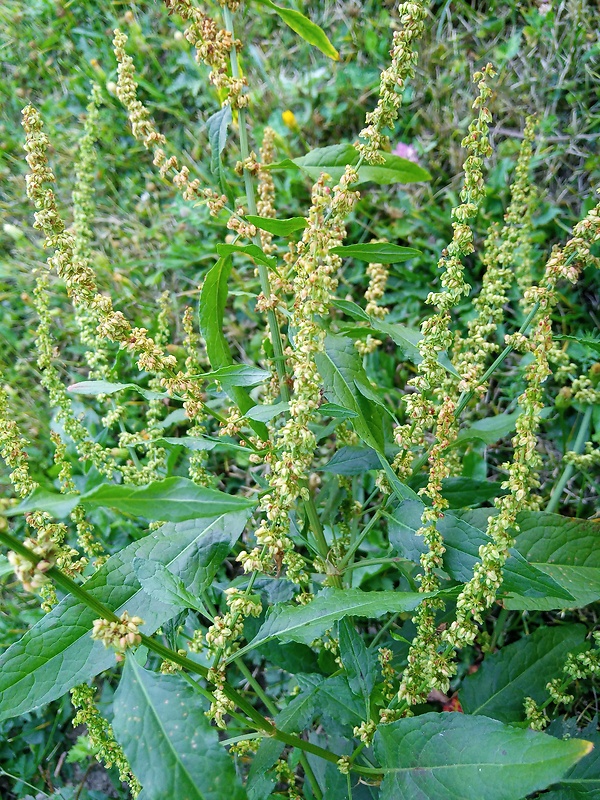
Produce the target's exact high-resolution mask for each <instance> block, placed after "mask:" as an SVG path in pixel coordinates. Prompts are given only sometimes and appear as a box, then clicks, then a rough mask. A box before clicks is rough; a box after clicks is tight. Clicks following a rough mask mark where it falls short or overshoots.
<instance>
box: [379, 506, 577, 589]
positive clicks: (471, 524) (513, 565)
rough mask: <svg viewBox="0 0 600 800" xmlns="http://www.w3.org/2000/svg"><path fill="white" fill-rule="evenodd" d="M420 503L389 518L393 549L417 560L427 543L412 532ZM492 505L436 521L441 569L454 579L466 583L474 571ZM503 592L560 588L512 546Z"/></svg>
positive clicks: (418, 521)
mask: <svg viewBox="0 0 600 800" xmlns="http://www.w3.org/2000/svg"><path fill="white" fill-rule="evenodd" d="M423 508H424V506H423V504H422V503H421V502H420V501H418V502H412V501H408V502H405V503H402V504H401V505H400V506H398V508H397V509H396V510H395V511H394V513H393V515H392V516H391V517H390V519H389V537H390V543H391V545H392V547H393V548H394V550H395V551H396V552H397V553H398V554H399V555H401V556H403V557H404V558H408V559H410V560H411V561H415V562H418V561H419V558H420V556H421V554H422V553H424V552H425V550H426V547H425V543H424V542H423V539H422V538H421V537H419V536H416V535H415V532H416V531H417V530H419V528H420V527H421V514H422V513H423ZM491 511H492V509H488V508H478V509H474V510H472V511H468V510H465V511H457V512H449V511H447V512H446V513H445V514H444V516H443V517H442V518H441V519H440V520H439V522H438V526H437V527H438V530H439V531H440V533H441V534H442V536H443V537H444V546H445V548H446V552H445V553H444V569H445V570H446V572H447V573H448V575H450V577H451V578H453V580H455V581H458V582H460V583H465V582H466V581H468V580H469V579H470V578H471V577H472V575H473V568H474V566H475V564H477V563H478V562H479V548H480V547H481V546H482V545H484V544H485V543H486V542H489V538H488V537H487V535H486V532H485V531H486V528H487V520H488V517H489V516H490V513H491ZM502 591H503V592H515V593H518V594H523V595H525V596H527V597H535V598H538V597H541V598H544V597H546V596H547V595H548V594H549V593H552V592H561V591H562V593H563V594H564V593H565V591H564V590H561V587H560V585H559V584H558V583H557V582H556V581H554V580H552V579H551V578H549V576H548V575H546V574H545V573H544V572H542V571H541V570H539V569H537V567H536V566H534V565H532V564H529V563H528V562H527V561H526V560H525V558H524V557H523V556H522V555H521V554H520V553H519V552H518V551H517V550H515V549H512V550H511V551H510V558H509V559H508V561H507V562H506V566H505V568H504V583H503V584H502Z"/></svg>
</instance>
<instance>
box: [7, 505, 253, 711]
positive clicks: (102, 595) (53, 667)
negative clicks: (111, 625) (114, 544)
mask: <svg viewBox="0 0 600 800" xmlns="http://www.w3.org/2000/svg"><path fill="white" fill-rule="evenodd" d="M247 518H248V513H247V512H242V513H237V514H221V515H220V516H218V517H212V518H209V519H202V520H193V521H191V522H184V523H178V524H166V525H163V526H162V527H161V528H159V529H158V530H157V531H155V532H154V533H150V534H148V535H147V536H145V537H144V538H143V539H141V540H140V541H138V542H133V543H132V544H130V545H129V546H128V547H126V548H125V549H123V550H121V551H120V552H119V553H116V554H115V555H114V556H111V557H110V558H109V559H108V561H107V562H106V563H105V564H104V565H103V566H102V567H100V569H99V570H98V571H97V572H95V573H94V574H93V575H92V577H91V578H89V579H88V580H87V581H86V582H85V584H84V587H85V589H86V590H87V591H88V592H89V593H90V594H91V595H93V596H94V597H95V598H97V599H98V600H99V601H100V602H102V603H104V604H105V605H107V606H108V607H109V608H110V609H111V610H112V611H114V612H115V614H117V615H120V614H122V613H123V611H128V612H129V614H131V615H138V616H140V617H141V618H142V619H143V620H144V625H143V626H142V630H143V632H144V633H147V634H151V633H153V632H154V631H155V630H156V629H157V628H159V627H160V626H161V625H162V624H163V623H164V622H166V621H167V620H168V619H170V617H171V616H172V615H173V609H172V607H171V606H168V605H165V604H163V603H160V602H157V601H155V600H153V599H152V598H151V597H149V596H148V595H147V594H146V593H145V592H144V591H143V590H142V588H141V587H140V584H139V582H138V580H137V578H136V576H135V572H134V570H133V560H134V559H135V558H141V559H145V560H150V561H157V562H159V563H161V564H163V565H164V566H165V567H166V568H167V569H168V570H169V571H170V572H171V573H172V574H173V575H175V576H176V577H179V578H181V580H182V581H183V582H184V584H185V586H186V587H187V588H188V590H189V591H191V592H194V593H197V594H199V593H200V591H201V587H202V586H205V585H207V584H209V583H210V582H211V581H212V579H213V578H214V576H215V574H216V572H217V570H218V568H219V566H220V565H221V563H222V561H223V552H224V551H225V550H226V552H227V553H228V552H229V551H230V550H231V547H233V544H234V543H235V542H236V541H237V540H238V539H239V537H240V536H241V534H242V531H243V530H244V527H245V524H246V520H247ZM96 617H97V613H96V612H94V611H92V610H91V609H89V608H88V607H87V606H86V605H84V604H83V603H81V602H80V601H79V600H77V599H76V598H74V597H71V596H69V597H66V598H65V599H64V600H61V602H60V603H59V604H58V605H57V606H56V607H55V608H53V609H52V611H50V612H49V613H48V614H46V615H45V616H44V617H43V618H42V619H41V620H40V621H39V622H38V623H37V624H36V625H35V626H34V627H33V628H31V630H29V631H28V632H27V633H26V634H25V635H24V636H23V637H22V638H21V639H20V640H19V641H18V642H15V643H14V644H13V645H11V647H9V648H8V650H6V652H4V653H3V655H2V656H1V657H0V720H2V719H6V718H9V717H14V716H17V715H18V714H23V713H25V712H27V711H31V710H32V709H34V708H37V707H38V706H40V705H42V704H43V703H48V702H50V701H51V700H55V699H56V698H57V697H60V696H61V695H63V694H64V693H65V692H66V691H68V690H69V689H71V688H72V687H73V686H76V685H77V684H78V683H83V682H84V681H88V680H90V679H91V678H93V677H94V675H97V674H98V673H100V672H102V671H104V670H105V669H108V668H109V667H111V666H113V665H114V663H115V655H114V652H113V651H111V650H107V649H106V648H105V647H104V646H103V645H102V644H101V643H100V642H98V641H94V640H93V639H92V638H91V636H90V634H91V631H92V625H93V622H94V619H95V618H96Z"/></svg>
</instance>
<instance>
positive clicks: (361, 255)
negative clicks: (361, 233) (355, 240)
mask: <svg viewBox="0 0 600 800" xmlns="http://www.w3.org/2000/svg"><path fill="white" fill-rule="evenodd" d="M331 252H332V253H335V255H336V256H340V257H341V258H355V259H357V260H358V261H369V262H374V263H378V264H399V263H401V262H402V261H408V260H409V259H410V258H414V257H415V256H420V255H421V251H420V250H415V248H414V247H401V246H400V245H398V244H390V243H389V242H370V243H364V244H348V245H343V246H340V247H332V248H331Z"/></svg>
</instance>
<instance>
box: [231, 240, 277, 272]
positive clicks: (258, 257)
mask: <svg viewBox="0 0 600 800" xmlns="http://www.w3.org/2000/svg"><path fill="white" fill-rule="evenodd" d="M217 253H218V254H219V255H220V256H230V255H231V254H232V253H243V254H244V255H246V256H250V258H252V259H253V260H254V261H256V262H257V263H258V264H264V265H265V266H267V267H271V268H274V267H276V266H277V259H276V258H273V256H268V255H266V253H264V252H263V250H262V249H261V248H260V247H259V246H258V245H257V244H218V245H217Z"/></svg>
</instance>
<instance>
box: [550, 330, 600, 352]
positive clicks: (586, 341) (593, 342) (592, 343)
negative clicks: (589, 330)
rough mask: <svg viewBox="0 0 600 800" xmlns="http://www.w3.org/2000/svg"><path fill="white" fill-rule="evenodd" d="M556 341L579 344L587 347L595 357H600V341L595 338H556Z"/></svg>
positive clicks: (564, 336)
mask: <svg viewBox="0 0 600 800" xmlns="http://www.w3.org/2000/svg"><path fill="white" fill-rule="evenodd" d="M554 338H555V339H558V340H559V341H569V342H577V344H580V345H582V346H583V347H586V348H587V349H588V350H590V351H591V352H592V353H593V354H595V355H600V339H597V338H594V337H593V336H567V335H563V336H555V337H554Z"/></svg>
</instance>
